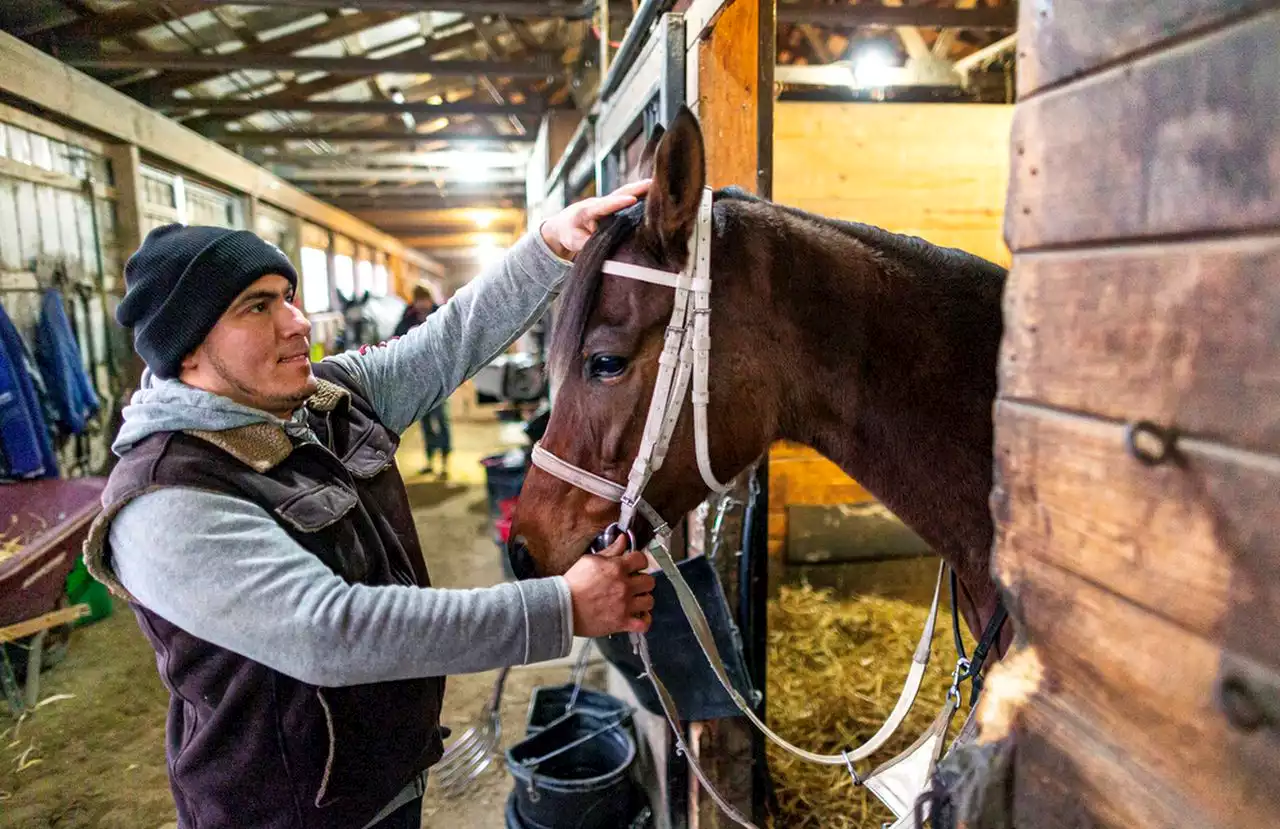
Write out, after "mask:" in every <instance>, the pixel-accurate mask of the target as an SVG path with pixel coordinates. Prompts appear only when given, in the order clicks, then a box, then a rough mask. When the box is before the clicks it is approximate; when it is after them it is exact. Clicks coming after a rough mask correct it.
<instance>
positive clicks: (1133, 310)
mask: <svg viewBox="0 0 1280 829" xmlns="http://www.w3.org/2000/svg"><path fill="white" fill-rule="evenodd" d="M1047 8H1048V7H1045V6H1043V5H1041V4H1032V3H1024V4H1023V5H1022V6H1021V19H1020V23H1021V28H1020V31H1019V37H1020V39H1021V42H1020V45H1019V79H1020V87H1021V88H1020V90H1019V91H1020V93H1021V99H1020V102H1019V104H1018V106H1017V113H1016V116H1015V119H1014V125H1013V137H1012V173H1011V185H1010V190H1009V201H1008V239H1009V244H1010V247H1011V249H1012V250H1013V269H1012V273H1011V278H1010V283H1009V287H1008V291H1007V294H1006V299H1005V308H1006V319H1005V340H1004V345H1003V349H1002V356H1001V365H1000V398H999V401H998V404H997V413H996V484H995V491H994V493H993V497H992V505H993V513H994V517H995V520H996V524H997V545H996V553H995V568H996V570H997V573H998V576H999V579H1000V582H1001V583H1002V585H1003V586H1004V588H1005V589H1006V591H1007V595H1008V597H1009V599H1010V601H1011V605H1012V608H1013V610H1014V615H1015V617H1016V618H1017V620H1018V623H1019V626H1020V629H1021V632H1022V635H1023V636H1024V637H1025V639H1026V641H1027V643H1028V644H1029V646H1030V649H1029V650H1030V653H1032V654H1034V656H1035V657H1036V658H1038V661H1039V662H1040V664H1041V665H1042V666H1043V679H1042V681H1041V682H1040V684H1039V688H1038V690H1037V691H1036V692H1035V693H1034V694H1033V695H1032V696H1031V697H1030V699H1029V700H1028V701H1027V702H1026V703H1025V705H1024V706H1023V707H1022V709H1021V712H1020V715H1019V725H1020V728H1019V730H1018V732H1017V735H1018V736H1017V754H1016V765H1015V771H1016V776H1015V796H1014V809H1015V818H1016V820H1017V825H1018V826H1020V827H1037V829H1039V828H1040V827H1043V828H1044V829H1055V827H1068V826H1069V827H1089V826H1099V827H1102V826H1105V827H1117V828H1118V827H1124V829H1141V827H1160V828H1161V829H1166V828H1167V827H1188V829H1190V828H1191V827H1195V828H1196V829H1213V828H1214V827H1240V826H1269V825H1272V824H1273V823H1274V822H1275V820H1276V815H1277V813H1278V812H1280V786H1278V785H1277V783H1278V782H1280V635H1277V631H1280V239H1278V238H1277V236H1276V228H1277V227H1280V164H1278V163H1277V159H1280V97H1278V96H1277V94H1276V79H1277V78H1280V49H1277V44H1278V43H1280V11H1275V10H1274V3H1266V2H1243V3H1229V2H1203V0H1201V1H1197V0H1176V1H1174V0H1170V2H1163V3H1153V4H1148V5H1146V6H1143V7H1141V8H1139V7H1138V6H1136V5H1125V6H1124V7H1123V8H1122V7H1121V6H1120V5H1115V4H1111V3H1106V2H1102V0H1086V1H1085V2H1078V3H1071V4H1058V5H1057V6H1056V7H1054V8H1055V9H1056V11H1055V12H1054V13H1052V14H1049V13H1046V11H1045V9H1047ZM1268 9H1270V10H1268ZM1143 421H1149V422H1150V423H1152V424H1154V429H1155V431H1156V436H1153V435H1150V434H1147V435H1146V436H1145V437H1142V438H1141V439H1140V440H1138V441H1136V445H1137V446H1138V449H1139V454H1141V455H1142V457H1145V458H1146V459H1147V461H1148V462H1147V463H1144V462H1143V460H1142V459H1141V458H1140V457H1139V454H1135V452H1134V451H1133V449H1132V447H1131V446H1130V443H1129V440H1128V437H1129V435H1130V434H1131V432H1130V431H1129V429H1130V427H1132V426H1134V425H1136V424H1138V423H1141V422H1143ZM1139 434H1140V435H1141V434H1143V432H1139ZM1160 434H1164V435H1166V436H1167V438H1168V439H1164V440H1161V439H1159V438H1158V435H1160ZM995 696H996V695H995V694H989V696H988V699H987V701H986V702H987V704H990V703H991V702H992V699H993V698H994V697H995ZM987 713H988V711H987V710H986V709H985V708H984V716H985V715H986V714H987Z"/></svg>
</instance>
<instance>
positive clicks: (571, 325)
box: [549, 187, 1008, 381]
mask: <svg viewBox="0 0 1280 829" xmlns="http://www.w3.org/2000/svg"><path fill="white" fill-rule="evenodd" d="M715 198H716V199H717V200H723V201H739V202H745V203H749V204H758V205H763V206H766V207H769V208H771V209H774V210H778V211H781V212H782V213H784V214H786V215H789V216H793V217H795V218H798V219H801V220H803V221H807V222H812V223H814V224H817V225H819V226H822V227H827V228H831V229H833V230H836V231H838V232H839V233H842V234H844V235H846V236H851V237H853V238H854V239H857V240H858V241H859V242H862V243H863V244H865V245H867V246H868V247H869V248H871V249H872V250H873V251H875V252H877V253H879V254H881V255H884V256H886V257H888V258H890V259H895V260H898V261H900V262H903V263H904V264H908V265H911V266H914V267H917V268H920V269H921V271H922V272H929V271H933V272H937V273H953V274H958V275H961V276H963V277H977V278H981V279H991V280H996V281H997V283H998V284H1000V285H1003V283H1004V280H1005V277H1006V276H1007V273H1008V272H1007V270H1006V269H1005V268H1003V267H1002V266H1000V265H998V264H996V263H994V262H991V261H988V260H986V259H983V258H982V257H980V256H975V255H974V254H972V253H968V252H967V251H963V250H960V249H958V248H945V247H941V246H939V245H935V244H933V243H932V242H929V241H926V240H925V239H921V238H920V237H918V236H907V235H905V234H901V233H890V232H889V231H887V230H884V229H883V228H879V227H876V226H874V225H867V224H861V223H859V222H846V221H841V220H839V219H829V218H827V217H825V216H819V215H817V214H814V213H808V212H806V211H804V210H800V209H798V208H795V207H788V206H787V205H782V204H777V203H776V202H771V201H768V200H766V199H762V198H759V197H758V196H755V195H752V194H751V193H748V192H747V191H745V190H743V189H741V188H739V187H726V188H723V189H721V190H717V191H716V192H715ZM643 221H644V201H643V200H641V201H640V202H638V203H636V204H634V205H632V206H631V207H628V208H626V209H625V210H621V211H619V212H618V213H615V214H614V215H613V216H610V217H608V218H606V219H604V220H603V221H601V223H600V228H599V230H598V231H597V232H596V233H595V234H594V235H593V236H592V237H591V240H590V241H589V242H587V245H586V247H585V248H583V250H582V252H581V253H580V254H579V255H578V257H577V259H576V260H575V261H574V263H573V267H572V269H571V270H570V272H569V275H568V277H567V278H566V280H565V284H566V288H565V291H564V293H563V294H562V295H561V297H560V307H559V309H558V311H557V313H556V320H555V325H554V326H553V328H552V332H551V349H550V352H551V353H550V359H549V363H550V366H549V367H550V370H551V376H552V378H553V379H554V380H555V381H558V380H559V379H560V378H562V377H564V375H565V372H567V371H568V370H569V367H570V365H571V364H572V362H573V357H574V354H576V353H577V351H578V349H579V348H580V347H581V344H582V338H583V335H584V334H585V333H586V327H587V320H589V319H590V318H591V313H592V311H594V310H595V306H596V300H597V298H598V297H599V295H600V282H601V279H602V276H603V273H602V268H603V267H604V263H605V260H606V259H608V258H609V257H610V256H611V255H612V254H613V253H614V252H615V251H616V250H617V249H618V247H619V246H620V245H621V244H622V243H623V242H624V241H626V240H627V239H628V238H630V237H631V236H632V235H634V234H635V232H636V231H637V230H638V229H639V227H640V224H641V223H642V222H643Z"/></svg>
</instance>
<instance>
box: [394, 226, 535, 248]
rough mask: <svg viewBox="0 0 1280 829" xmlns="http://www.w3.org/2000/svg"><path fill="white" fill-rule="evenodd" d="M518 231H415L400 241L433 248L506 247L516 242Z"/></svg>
mask: <svg viewBox="0 0 1280 829" xmlns="http://www.w3.org/2000/svg"><path fill="white" fill-rule="evenodd" d="M517 234H518V230H517V231H508V232H505V233H504V232H502V231H500V230H490V231H483V232H477V233H458V232H456V231H444V232H440V233H415V234H413V235H412V236H401V237H399V238H400V241H401V242H404V243H405V244H406V245H410V246H412V247H415V248H423V249H426V250H431V249H433V248H478V247H484V246H486V245H498V246H499V247H504V246H507V245H511V244H514V243H515V241H516V238H517Z"/></svg>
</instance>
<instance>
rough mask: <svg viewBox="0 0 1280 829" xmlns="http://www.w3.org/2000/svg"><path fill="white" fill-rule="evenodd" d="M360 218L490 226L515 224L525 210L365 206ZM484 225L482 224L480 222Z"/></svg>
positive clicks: (395, 223) (394, 223)
mask: <svg viewBox="0 0 1280 829" xmlns="http://www.w3.org/2000/svg"><path fill="white" fill-rule="evenodd" d="M360 218H361V219H364V220H365V221H366V222H368V223H369V224H373V225H377V226H378V227H381V228H383V229H386V228H389V227H426V226H441V225H444V226H449V225H465V226H468V227H470V228H475V229H478V230H488V229H489V227H490V226H493V227H503V226H507V225H516V224H519V223H520V222H521V221H523V220H524V211H523V210H521V209H519V208H514V207H499V208H491V209H487V210H486V209H483V208H461V207H446V208H437V209H427V210H363V211H361V212H360ZM482 224H483V225H484V226H483V227H481V226H480V225H482Z"/></svg>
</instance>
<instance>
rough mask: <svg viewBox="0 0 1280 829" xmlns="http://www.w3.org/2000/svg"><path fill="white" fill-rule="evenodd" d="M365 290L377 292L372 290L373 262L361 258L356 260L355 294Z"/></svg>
mask: <svg viewBox="0 0 1280 829" xmlns="http://www.w3.org/2000/svg"><path fill="white" fill-rule="evenodd" d="M365 291H369V292H371V293H374V294H377V293H378V292H377V291H374V290H373V263H372V262H370V261H369V260H367V259H361V260H360V261H358V262H356V296H360V295H361V294H363V293H364V292H365Z"/></svg>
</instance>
